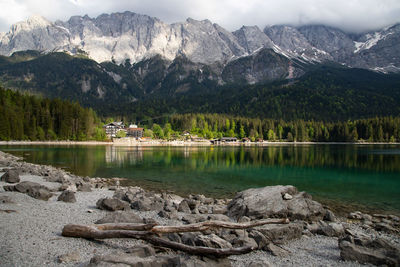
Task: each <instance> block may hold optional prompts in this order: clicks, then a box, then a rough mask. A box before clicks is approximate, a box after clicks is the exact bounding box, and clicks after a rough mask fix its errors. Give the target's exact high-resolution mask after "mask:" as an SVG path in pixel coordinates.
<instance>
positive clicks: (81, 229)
mask: <svg viewBox="0 0 400 267" xmlns="http://www.w3.org/2000/svg"><path fill="white" fill-rule="evenodd" d="M61 234H62V235H63V236H67V237H82V238H87V239H107V238H136V239H142V237H143V236H145V235H151V232H149V231H132V230H99V229H98V228H97V227H96V225H79V224H67V225H65V226H64V228H63V230H62V233H61Z"/></svg>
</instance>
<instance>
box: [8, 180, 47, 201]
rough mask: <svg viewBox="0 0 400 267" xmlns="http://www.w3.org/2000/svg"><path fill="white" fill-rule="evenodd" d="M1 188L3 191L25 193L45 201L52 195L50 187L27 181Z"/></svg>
mask: <svg viewBox="0 0 400 267" xmlns="http://www.w3.org/2000/svg"><path fill="white" fill-rule="evenodd" d="M3 188H4V190H5V191H16V192H20V193H24V194H27V195H28V196H30V197H33V198H36V199H40V200H45V201H47V200H49V198H51V197H52V196H53V194H52V193H51V191H50V189H48V188H47V187H45V186H43V185H41V184H38V183H34V182H29V181H25V182H21V183H19V184H16V185H5V186H4V187H3Z"/></svg>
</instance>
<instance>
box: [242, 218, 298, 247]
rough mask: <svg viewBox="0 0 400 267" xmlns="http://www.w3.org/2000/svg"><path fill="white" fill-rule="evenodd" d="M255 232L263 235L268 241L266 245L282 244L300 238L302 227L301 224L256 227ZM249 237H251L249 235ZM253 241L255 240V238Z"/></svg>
mask: <svg viewBox="0 0 400 267" xmlns="http://www.w3.org/2000/svg"><path fill="white" fill-rule="evenodd" d="M257 231H258V232H260V233H261V234H263V235H264V237H265V238H266V239H267V240H268V241H269V242H268V243H270V242H273V243H275V244H283V243H286V242H287V241H290V240H294V239H298V238H300V237H301V236H302V232H303V225H302V224H301V223H290V224H269V225H263V226H260V227H257ZM249 236H250V237H252V236H251V235H249ZM252 238H254V237H252ZM254 239H255V240H256V238H254ZM256 241H257V240H256ZM257 243H258V242H257Z"/></svg>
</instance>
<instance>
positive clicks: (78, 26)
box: [0, 11, 400, 71]
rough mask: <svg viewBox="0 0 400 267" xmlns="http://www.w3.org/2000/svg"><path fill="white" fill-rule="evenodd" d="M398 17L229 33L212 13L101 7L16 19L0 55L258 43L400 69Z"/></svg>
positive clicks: (231, 49) (165, 51)
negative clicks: (380, 24)
mask: <svg viewBox="0 0 400 267" xmlns="http://www.w3.org/2000/svg"><path fill="white" fill-rule="evenodd" d="M399 46H400V24H397V25H393V26H391V27H387V28H385V29H382V30H378V31H375V32H370V33H365V34H359V35H352V34H348V33H346V32H343V31H341V30H340V29H336V28H332V27H328V26H325V25H306V26H302V27H293V26H288V25H276V26H271V27H266V28H265V29H264V30H263V31H261V30H260V29H259V28H258V27H257V26H243V27H242V28H240V29H239V30H237V31H234V32H230V31H228V30H226V29H224V28H223V27H221V26H219V25H218V24H213V23H212V22H211V21H210V20H208V19H205V20H195V19H192V18H188V19H187V20H186V21H184V22H179V23H174V24H167V23H164V22H162V21H160V20H159V19H157V18H154V17H150V16H147V15H141V14H137V13H134V12H129V11H126V12H122V13H112V14H102V15H100V16H98V17H96V18H90V17H89V16H87V15H85V16H83V17H82V16H73V17H71V18H70V19H69V20H68V21H65V22H63V21H56V22H54V23H52V22H50V21H48V20H46V19H45V18H43V17H40V16H33V17H31V18H29V19H28V20H26V21H25V22H20V23H17V24H15V25H13V26H12V27H11V29H10V31H9V32H8V33H2V34H0V54H2V55H11V54H12V53H13V52H15V51H22V50H38V51H43V52H50V51H68V52H70V53H71V54H74V53H77V51H82V50H83V51H85V52H86V53H87V54H88V55H89V57H90V58H92V59H94V60H96V61H97V62H103V61H115V62H117V63H123V62H125V60H126V59H129V60H130V61H131V62H132V63H135V62H139V61H141V60H144V59H147V58H151V57H154V56H156V55H160V56H162V57H163V58H164V59H166V60H169V61H173V60H174V59H175V58H176V57H177V56H178V55H184V56H186V57H187V58H188V59H189V60H190V61H192V62H194V63H202V64H214V63H217V62H218V63H221V64H227V63H229V62H230V61H232V60H235V59H237V58H240V57H243V56H248V55H252V54H253V53H256V52H258V51H259V50H260V49H262V48H272V49H273V50H274V51H275V53H278V54H280V55H283V56H285V57H286V58H289V59H291V60H292V59H296V60H300V61H303V62H305V63H307V62H324V61H335V62H339V63H341V64H346V65H348V66H355V67H362V68H369V69H374V70H379V71H386V70H390V71H392V70H394V69H397V68H399V70H400V60H399V59H398V57H397V55H399V54H400V51H399V50H400V47H399Z"/></svg>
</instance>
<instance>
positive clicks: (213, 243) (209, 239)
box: [194, 234, 232, 248]
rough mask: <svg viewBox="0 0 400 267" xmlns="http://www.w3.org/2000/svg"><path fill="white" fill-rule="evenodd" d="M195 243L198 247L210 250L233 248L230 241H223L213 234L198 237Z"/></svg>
mask: <svg viewBox="0 0 400 267" xmlns="http://www.w3.org/2000/svg"><path fill="white" fill-rule="evenodd" d="M194 243H195V245H196V246H202V247H210V248H231V247H232V244H231V243H229V242H228V241H226V240H224V239H222V238H221V237H219V236H217V235H215V234H211V235H198V236H197V237H196V238H195V240H194Z"/></svg>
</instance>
